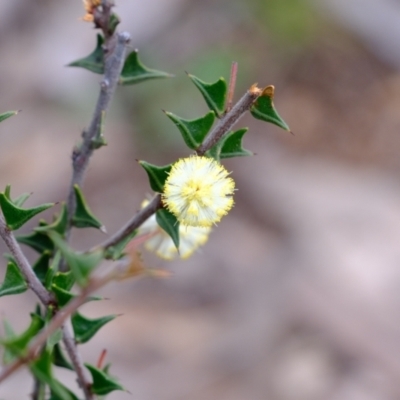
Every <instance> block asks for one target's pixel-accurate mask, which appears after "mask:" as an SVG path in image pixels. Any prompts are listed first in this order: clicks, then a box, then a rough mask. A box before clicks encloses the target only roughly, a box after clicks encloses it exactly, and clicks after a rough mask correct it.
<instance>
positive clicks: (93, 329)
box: [71, 312, 116, 343]
mask: <svg viewBox="0 0 400 400" xmlns="http://www.w3.org/2000/svg"><path fill="white" fill-rule="evenodd" d="M115 317H116V315H108V316H106V317H102V318H96V319H89V318H86V317H84V316H83V315H81V314H79V313H78V312H76V313H75V314H74V315H73V316H72V318H71V323H72V328H73V330H74V334H75V341H76V342H77V343H86V342H88V341H89V340H90V339H91V338H92V337H93V336H94V335H95V334H96V333H97V332H98V331H99V329H101V328H102V327H103V326H104V325H105V324H107V323H108V322H110V321H112V320H113V319H114V318H115Z"/></svg>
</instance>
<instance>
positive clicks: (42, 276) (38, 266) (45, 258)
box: [32, 250, 51, 285]
mask: <svg viewBox="0 0 400 400" xmlns="http://www.w3.org/2000/svg"><path fill="white" fill-rule="evenodd" d="M50 257H51V252H50V251H48V250H46V251H44V252H43V253H42V255H41V256H40V257H39V258H38V259H37V260H36V262H35V264H34V265H33V267H32V268H33V271H34V272H35V274H36V276H37V277H38V279H39V280H40V282H42V283H43V284H44V285H45V283H46V276H47V273H48V271H49V268H50V265H49V263H50Z"/></svg>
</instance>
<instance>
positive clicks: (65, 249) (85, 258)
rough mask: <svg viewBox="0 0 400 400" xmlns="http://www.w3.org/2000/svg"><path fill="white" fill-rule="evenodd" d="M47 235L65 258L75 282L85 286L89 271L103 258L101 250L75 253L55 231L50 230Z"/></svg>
mask: <svg viewBox="0 0 400 400" xmlns="http://www.w3.org/2000/svg"><path fill="white" fill-rule="evenodd" d="M48 235H49V236H50V239H51V240H52V241H53V242H54V244H55V245H56V246H57V247H58V249H59V250H60V252H61V253H62V255H63V257H64V258H65V261H66V262H67V264H68V266H69V267H70V269H71V272H72V273H73V275H74V277H75V280H76V283H77V284H78V285H80V286H85V285H86V284H87V281H88V279H89V275H90V273H91V272H92V270H93V269H94V268H95V267H96V266H97V265H98V264H99V263H100V261H101V260H102V259H103V252H102V251H100V250H99V251H96V252H93V253H76V252H74V251H73V250H72V249H70V248H69V246H68V245H67V243H66V242H65V241H64V240H63V238H62V237H61V236H60V235H59V234H58V233H57V232H54V231H50V232H49V233H48Z"/></svg>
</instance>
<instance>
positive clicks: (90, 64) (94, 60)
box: [68, 35, 104, 74]
mask: <svg viewBox="0 0 400 400" xmlns="http://www.w3.org/2000/svg"><path fill="white" fill-rule="evenodd" d="M103 43H104V38H103V36H101V35H97V44H96V48H95V49H94V51H93V52H92V53H90V54H89V55H88V56H87V57H84V58H80V59H79V60H76V61H74V62H72V63H70V64H68V67H80V68H85V69H87V70H89V71H91V72H94V73H95V74H103V73H104V61H103V59H104V51H103Z"/></svg>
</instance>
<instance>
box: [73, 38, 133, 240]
mask: <svg viewBox="0 0 400 400" xmlns="http://www.w3.org/2000/svg"><path fill="white" fill-rule="evenodd" d="M129 41H130V35H129V33H127V32H121V33H117V34H116V35H115V36H112V37H111V38H110V39H109V41H108V42H107V43H106V46H105V51H104V52H105V60H104V77H103V79H102V81H101V84H100V94H99V97H98V100H97V104H96V108H95V110H94V114H93V118H92V121H91V123H90V125H89V128H88V129H87V130H85V131H84V132H83V135H82V137H83V141H82V144H81V145H80V147H79V148H76V149H75V150H74V151H73V153H72V165H73V174H72V179H71V185H70V189H69V194H68V203H67V208H68V221H69V229H70V226H71V220H72V217H73V215H74V212H75V207H76V204H75V193H74V185H75V184H78V185H79V186H81V185H82V182H83V179H84V175H85V172H86V169H87V167H88V165H89V160H90V157H91V156H92V154H93V151H94V150H95V149H96V143H95V140H96V139H98V138H99V136H100V132H101V128H102V127H101V125H102V123H103V118H104V115H105V112H106V111H107V109H108V107H109V105H110V102H111V99H112V97H113V95H114V92H115V89H116V87H117V84H118V81H119V77H120V74H121V71H122V67H123V65H124V60H125V54H126V48H127V45H128V43H129ZM67 237H68V233H67Z"/></svg>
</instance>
